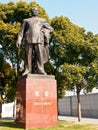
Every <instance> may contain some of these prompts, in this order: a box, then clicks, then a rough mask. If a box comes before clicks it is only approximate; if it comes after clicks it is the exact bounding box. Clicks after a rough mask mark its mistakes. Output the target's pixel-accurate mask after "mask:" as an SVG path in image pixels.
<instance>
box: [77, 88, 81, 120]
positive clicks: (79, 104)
mask: <svg viewBox="0 0 98 130" xmlns="http://www.w3.org/2000/svg"><path fill="white" fill-rule="evenodd" d="M77 112H78V122H80V121H81V103H80V91H79V90H78V89H77Z"/></svg>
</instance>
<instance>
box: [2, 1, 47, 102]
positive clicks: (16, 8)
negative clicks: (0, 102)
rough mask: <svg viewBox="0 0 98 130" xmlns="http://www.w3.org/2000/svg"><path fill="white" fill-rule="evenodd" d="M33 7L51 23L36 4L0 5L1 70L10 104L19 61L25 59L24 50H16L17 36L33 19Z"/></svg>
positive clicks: (12, 98)
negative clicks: (29, 18)
mask: <svg viewBox="0 0 98 130" xmlns="http://www.w3.org/2000/svg"><path fill="white" fill-rule="evenodd" d="M32 6H34V7H37V8H38V10H39V16H40V17H44V18H46V19H47V21H48V22H49V17H48V15H47V13H46V12H45V10H44V9H43V8H42V7H40V5H39V4H37V3H36V2H30V3H27V2H24V1H19V2H17V3H13V2H9V3H7V4H2V3H0V46H1V47H2V50H3V57H4V64H3V65H2V64H1V63H3V62H2V59H0V68H1V70H2V75H3V78H4V80H5V85H4V88H5V89H4V91H5V93H6V96H7V97H6V98H7V101H8V102H9V101H12V100H14V97H15V88H16V81H17V72H16V70H17V67H18V63H19V60H21V57H23V49H22V48H21V49H20V50H17V48H16V40H17V35H18V32H19V29H20V26H21V23H22V21H23V19H24V18H28V17H31V11H30V9H31V7H32ZM19 54H20V55H19ZM6 61H8V62H9V63H10V64H8V63H7V62H6ZM1 66H2V67H1Z"/></svg>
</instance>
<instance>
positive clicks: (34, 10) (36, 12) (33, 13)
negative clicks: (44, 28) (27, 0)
mask: <svg viewBox="0 0 98 130" xmlns="http://www.w3.org/2000/svg"><path fill="white" fill-rule="evenodd" d="M31 11H32V15H33V16H37V15H38V10H37V9H36V8H32V10H31Z"/></svg>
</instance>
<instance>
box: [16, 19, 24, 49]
mask: <svg viewBox="0 0 98 130" xmlns="http://www.w3.org/2000/svg"><path fill="white" fill-rule="evenodd" d="M25 26H26V22H25V20H23V23H22V25H21V27H20V30H19V33H18V37H17V42H16V46H17V47H20V45H21V43H22V39H23V35H24V30H25Z"/></svg>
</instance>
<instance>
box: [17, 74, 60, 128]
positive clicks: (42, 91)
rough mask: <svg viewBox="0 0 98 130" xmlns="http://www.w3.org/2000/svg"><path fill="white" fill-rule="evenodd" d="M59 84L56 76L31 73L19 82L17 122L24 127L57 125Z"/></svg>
mask: <svg viewBox="0 0 98 130" xmlns="http://www.w3.org/2000/svg"><path fill="white" fill-rule="evenodd" d="M57 117H58V116H57V86H56V80H55V79H54V76H48V75H46V76H45V75H32V74H29V75H27V76H26V77H23V78H22V79H20V80H19V81H18V82H17V92H16V123H17V124H19V125H20V124H21V125H22V126H23V127H24V128H26V129H28V128H46V127H52V126H57V124H58V119H57Z"/></svg>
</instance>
